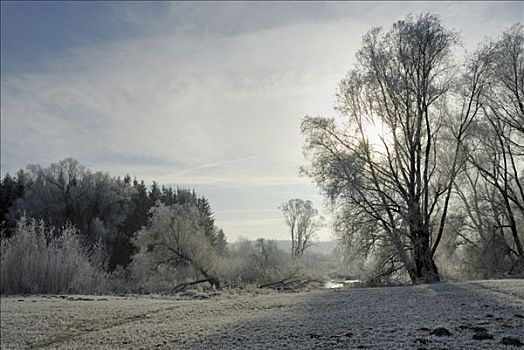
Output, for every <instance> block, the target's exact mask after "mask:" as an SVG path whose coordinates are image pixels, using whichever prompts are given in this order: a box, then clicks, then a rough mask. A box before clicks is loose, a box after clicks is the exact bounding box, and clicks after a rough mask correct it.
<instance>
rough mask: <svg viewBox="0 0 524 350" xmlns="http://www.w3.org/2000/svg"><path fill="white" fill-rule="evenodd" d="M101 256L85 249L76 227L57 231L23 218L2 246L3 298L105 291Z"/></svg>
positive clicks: (98, 252) (95, 249)
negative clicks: (7, 296)
mask: <svg viewBox="0 0 524 350" xmlns="http://www.w3.org/2000/svg"><path fill="white" fill-rule="evenodd" d="M100 260H101V253H100V251H99V249H97V248H96V247H95V248H94V249H93V250H92V251H91V253H90V254H89V253H88V252H87V251H86V250H85V249H84V248H82V246H81V243H80V240H79V238H78V234H77V231H76V229H75V228H74V227H72V226H70V225H68V226H64V227H63V228H62V229H61V230H59V231H55V230H54V229H53V228H49V227H47V226H46V225H45V224H44V222H43V221H37V220H35V219H26V218H22V219H20V220H19V221H18V223H17V226H16V229H15V232H14V234H13V236H11V237H10V238H8V239H2V242H1V278H0V292H1V293H2V294H38V293H43V294H46V293H85V294H99V293H101V292H104V291H105V288H106V282H107V276H106V274H105V273H103V272H101V268H100V266H96V265H100Z"/></svg>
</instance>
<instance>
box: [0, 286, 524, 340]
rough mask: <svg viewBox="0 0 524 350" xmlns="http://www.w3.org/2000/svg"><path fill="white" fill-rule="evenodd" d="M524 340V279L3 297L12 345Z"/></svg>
mask: <svg viewBox="0 0 524 350" xmlns="http://www.w3.org/2000/svg"><path fill="white" fill-rule="evenodd" d="M522 343H524V280H502V281H480V282H470V283H440V284H434V285H421V286H415V287H390V288H353V289H351V288H350V289H331V290H322V291H314V292H300V293H269V294H261V295H251V294H248V293H244V294H241V295H234V294H230V293H225V294H223V295H221V296H214V297H212V298H211V299H205V300H176V299H171V298H159V297H157V298H153V297H151V298H144V297H98V296H97V297H93V296H92V297H85V296H84V297H79V296H71V297H62V298H61V297H58V296H56V297H8V298H2V299H1V347H2V349H21V348H24V349H25V348H27V349H52V348H60V349H517V348H518V346H519V344H522ZM521 347H522V348H523V349H524V345H521Z"/></svg>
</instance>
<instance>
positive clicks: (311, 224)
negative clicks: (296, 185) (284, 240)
mask: <svg viewBox="0 0 524 350" xmlns="http://www.w3.org/2000/svg"><path fill="white" fill-rule="evenodd" d="M280 209H281V210H282V214H283V215H284V219H285V222H286V225H287V226H288V227H289V231H290V234H291V256H293V257H297V258H298V257H301V256H302V255H304V252H305V251H306V249H307V248H309V247H311V246H312V245H313V235H314V234H315V232H317V231H318V229H319V228H320V227H321V218H320V217H319V215H318V210H317V209H315V208H314V207H313V203H312V202H311V201H305V200H303V199H300V198H296V199H290V200H288V201H287V202H285V203H283V204H282V205H281V206H280Z"/></svg>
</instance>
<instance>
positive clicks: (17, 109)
mask: <svg viewBox="0 0 524 350" xmlns="http://www.w3.org/2000/svg"><path fill="white" fill-rule="evenodd" d="M426 12H432V13H435V14H437V15H439V16H440V17H441V19H442V21H443V23H444V25H445V26H446V27H448V28H453V29H455V30H457V31H458V32H459V33H460V34H461V37H462V42H463V46H464V50H467V51H472V50H473V49H474V48H475V47H476V45H477V44H478V43H481V42H482V41H484V40H486V38H488V37H496V36H498V34H499V33H500V32H501V31H502V30H504V29H505V28H507V27H509V26H510V25H511V24H513V23H516V22H524V2H487V1H484V2H473V1H468V2H251V3H248V2H225V3H224V2H8V1H2V2H1V92H0V95H1V96H0V97H1V105H0V106H1V173H2V176H3V175H5V174H6V173H7V172H10V173H14V172H16V171H17V170H18V169H20V168H25V167H26V166H27V164H35V163H38V164H41V165H43V166H47V165H49V164H50V163H53V162H57V161H58V160H61V159H64V158H67V157H74V158H76V159H78V160H79V161H80V162H81V164H83V165H85V166H87V167H88V168H90V169H91V170H93V171H98V170H101V171H108V172H110V173H111V174H112V175H115V176H116V175H125V174H130V175H131V176H136V177H137V178H138V179H144V180H145V181H146V182H147V183H148V184H151V183H152V181H153V180H156V181H157V182H159V183H160V184H164V185H173V186H176V185H180V186H184V187H191V188H194V189H196V191H197V192H198V193H199V194H201V195H204V196H206V197H207V198H208V199H209V201H210V203H211V205H212V207H213V209H214V213H215V219H216V224H217V225H218V226H219V227H222V228H223V229H224V231H225V232H226V235H227V237H228V239H229V240H230V241H235V240H236V239H237V238H238V237H240V236H242V237H245V238H249V239H256V238H259V237H264V238H269V239H287V237H288V233H287V229H286V227H285V225H284V221H283V217H282V215H281V213H280V211H279V209H278V207H279V206H280V205H281V204H282V203H283V202H285V201H287V200H288V199H292V198H302V199H309V200H312V201H313V203H314V205H315V206H316V207H317V208H319V209H320V210H321V212H322V213H323V215H324V216H326V218H327V219H328V222H329V212H328V210H327V209H326V208H325V206H324V201H323V199H322V197H321V195H320V194H319V191H318V189H317V188H316V187H315V186H314V184H313V183H312V182H311V180H310V179H308V178H306V177H303V176H300V174H299V168H300V166H303V165H306V164H307V163H306V160H305V159H304V156H303V153H302V146H303V142H304V140H303V137H302V135H301V134H300V131H299V127H300V121H301V119H302V118H303V117H304V115H306V114H309V115H322V116H335V115H336V113H335V111H334V110H333V102H334V94H335V91H336V87H337V84H338V82H339V81H340V80H341V79H342V78H343V77H344V75H345V74H346V73H347V71H348V70H350V69H351V68H352V67H353V65H354V64H355V53H356V51H357V50H358V49H359V47H360V44H361V40H362V36H363V35H364V34H365V33H366V31H368V30H369V29H370V28H371V27H375V26H383V27H385V28H389V27H390V26H391V25H392V24H393V23H394V22H395V21H397V20H399V19H401V18H403V17H404V16H406V15H407V14H409V13H411V14H414V15H418V14H420V13H426ZM461 54H462V52H461ZM332 238H333V237H332V234H331V230H330V229H329V227H326V228H325V229H323V230H322V231H321V232H319V233H318V237H317V239H319V240H328V239H332Z"/></svg>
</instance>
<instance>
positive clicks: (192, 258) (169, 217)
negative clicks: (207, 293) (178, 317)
mask: <svg viewBox="0 0 524 350" xmlns="http://www.w3.org/2000/svg"><path fill="white" fill-rule="evenodd" d="M135 245H136V246H137V247H138V248H139V252H138V254H137V256H135V260H136V261H139V262H141V263H142V264H144V265H145V266H146V267H147V268H148V269H149V271H150V272H152V273H155V272H158V271H163V272H165V271H166V270H168V271H172V272H173V275H176V272H177V270H180V269H189V270H191V271H192V272H194V276H198V278H196V280H190V281H188V280H179V281H171V282H173V283H172V284H173V289H174V290H178V289H182V288H185V287H187V286H188V285H191V284H197V283H204V282H208V283H210V284H211V285H212V286H214V287H216V288H220V281H219V278H218V276H217V274H216V272H215V271H214V270H213V269H214V266H215V262H216V259H217V258H216V254H215V251H214V249H213V247H212V244H211V242H210V241H209V238H208V236H207V235H206V231H205V227H204V226H203V225H202V222H201V220H200V213H199V210H198V208H197V207H196V206H195V205H193V204H191V203H186V204H174V205H172V206H166V205H164V204H162V203H158V204H157V205H156V206H155V207H153V208H152V209H151V218H150V220H149V222H148V224H147V226H145V227H144V228H143V229H142V230H140V231H139V232H138V233H137V235H136V239H135Z"/></svg>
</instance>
